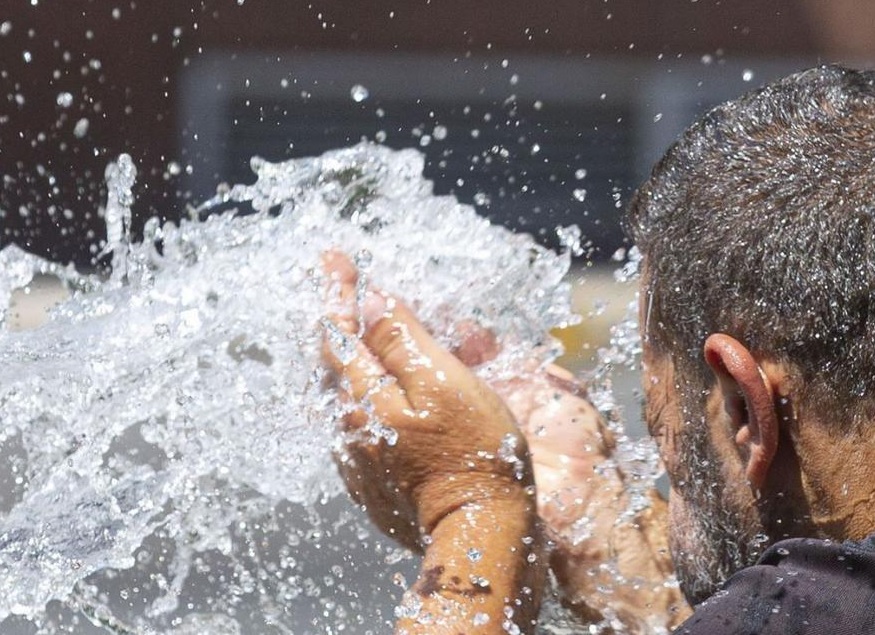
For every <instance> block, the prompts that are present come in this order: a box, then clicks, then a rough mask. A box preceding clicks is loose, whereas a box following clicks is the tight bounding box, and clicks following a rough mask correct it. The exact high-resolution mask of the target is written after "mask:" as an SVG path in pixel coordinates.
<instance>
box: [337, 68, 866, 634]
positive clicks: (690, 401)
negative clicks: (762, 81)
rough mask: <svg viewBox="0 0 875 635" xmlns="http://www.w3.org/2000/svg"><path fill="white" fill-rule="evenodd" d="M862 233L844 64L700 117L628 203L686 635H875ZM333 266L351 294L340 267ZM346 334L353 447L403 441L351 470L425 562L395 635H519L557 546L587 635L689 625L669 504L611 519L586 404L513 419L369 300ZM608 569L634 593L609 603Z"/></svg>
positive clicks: (346, 319) (857, 109) (519, 398)
mask: <svg viewBox="0 0 875 635" xmlns="http://www.w3.org/2000/svg"><path fill="white" fill-rule="evenodd" d="M873 215H875V74H873V73H866V72H857V71H851V70H847V69H842V68H838V67H823V68H817V69H813V70H810V71H807V72H803V73H800V74H797V75H794V76H791V77H788V78H787V79H784V80H782V81H779V82H776V83H774V84H772V85H770V86H767V87H765V88H763V89H760V90H758V91H756V92H754V93H751V94H749V95H746V96H744V97H742V98H740V99H739V100H737V101H735V102H731V103H728V104H725V105H723V106H720V107H718V108H716V109H715V110H713V111H711V112H710V113H708V114H707V115H706V116H705V117H704V118H703V119H702V120H701V121H700V122H698V123H697V124H695V125H694V126H692V127H691V128H690V129H689V130H688V131H687V132H686V133H685V135H684V136H683V137H682V138H681V140H680V141H679V142H678V143H677V144H676V145H675V146H674V147H672V148H671V149H670V150H669V151H668V153H667V154H666V155H665V157H664V158H663V159H662V160H661V161H660V163H659V164H657V166H656V167H655V168H654V171H653V173H652V175H651V177H650V179H649V180H648V181H647V182H646V183H645V184H644V185H643V186H642V187H641V189H640V190H639V191H638V192H637V194H636V196H635V197H634V199H633V201H632V204H631V209H630V223H629V225H630V229H631V234H632V237H633V239H634V240H635V242H636V243H637V244H638V246H639V248H640V249H641V251H642V253H643V254H644V268H643V272H642V277H641V293H640V298H641V313H640V322H641V328H642V336H643V344H644V355H643V363H644V368H643V381H644V387H645V397H646V413H645V416H646V419H647V423H648V426H649V429H650V432H651V434H652V435H653V436H654V437H655V438H656V440H657V444H658V446H659V449H660V453H661V456H662V458H663V461H664V463H665V466H666V471H667V472H668V475H669V478H670V481H671V492H670V497H669V509H668V524H669V534H670V543H671V555H672V558H673V561H674V566H675V568H676V570H677V573H678V576H679V578H680V583H681V588H682V590H683V593H684V595H685V596H686V598H687V599H688V600H689V602H690V603H691V604H693V605H697V606H696V610H695V612H694V613H693V615H692V616H691V617H689V619H687V620H686V621H685V622H684V623H683V624H682V625H680V626H679V627H678V629H677V631H676V632H680V633H689V634H691V635H695V634H699V633H708V634H709V635H718V634H724V633H738V634H741V633H807V634H810V633H875V541H872V540H867V537H868V536H869V535H870V534H872V533H873V532H875V441H873V440H872V439H873V438H875V435H873V426H875V218H873ZM327 269H328V271H329V272H331V275H332V277H333V279H334V280H336V281H337V283H338V286H339V287H340V288H341V295H342V296H343V297H346V298H349V297H350V296H351V295H352V294H354V286H353V285H354V279H355V272H354V271H353V270H352V269H351V267H350V266H349V265H348V262H347V261H344V260H343V259H342V258H341V257H339V256H337V255H336V254H335V255H330V256H329V257H328V263H327ZM334 319H335V322H336V324H338V325H339V326H340V327H341V328H342V329H346V330H347V331H349V332H355V330H356V329H358V328H359V326H360V325H361V326H362V327H363V338H362V343H361V345H360V346H359V349H358V354H357V356H355V357H354V358H353V359H351V360H347V363H342V362H341V361H340V360H339V359H338V358H337V357H335V356H334V355H332V354H331V352H330V351H329V352H328V353H327V355H326V356H327V358H328V359H329V361H330V363H331V364H332V366H333V368H334V369H335V371H336V372H337V373H338V374H339V375H340V377H341V379H342V382H343V385H344V387H345V388H346V389H347V390H348V391H349V393H350V395H351V397H352V399H353V403H357V404H362V407H361V408H359V409H358V410H353V411H352V412H351V414H350V416H349V417H348V419H347V422H348V424H349V426H350V428H351V429H356V428H357V427H360V426H362V425H364V423H365V422H366V421H367V419H368V417H369V416H375V417H377V418H378V419H379V420H380V421H381V422H382V423H384V424H385V425H390V426H392V427H394V428H395V429H396V430H397V431H398V442H397V444H395V445H394V446H387V445H379V444H378V445H373V444H368V443H352V444H350V445H349V447H348V450H347V453H346V454H345V455H343V456H340V457H339V464H340V465H341V468H342V470H343V471H344V473H345V476H346V478H347V482H348V484H349V486H350V489H351V491H352V492H353V494H354V496H356V497H357V499H358V500H359V501H360V502H361V503H362V504H363V505H365V506H366V507H367V509H368V511H369V513H370V514H371V516H372V517H373V518H374V519H375V521H376V522H377V523H378V524H379V525H380V527H381V528H382V529H383V530H384V531H386V532H388V533H390V534H392V535H395V536H396V537H398V538H399V539H400V540H401V541H402V542H404V543H405V544H408V545H410V546H417V545H419V546H421V547H422V548H424V561H423V569H422V574H421V576H420V578H419V580H418V581H417V583H416V584H415V585H414V586H413V587H412V588H411V590H410V591H409V592H408V593H407V594H406V596H405V599H404V601H403V602H402V606H401V608H400V609H399V615H400V617H401V619H400V620H399V622H398V626H397V630H398V632H401V633H452V634H458V633H503V632H530V631H531V630H532V628H533V623H534V622H533V620H534V616H535V613H536V609H537V606H538V600H539V594H540V593H541V591H542V587H543V575H544V565H545V560H546V559H547V555H546V553H545V551H544V549H543V546H542V545H543V544H544V543H545V542H548V541H552V542H555V543H557V547H556V549H555V550H554V552H553V558H552V564H553V565H554V570H555V571H556V573H557V577H558V578H559V581H560V583H563V585H564V587H565V593H566V598H567V600H568V602H569V603H570V604H571V605H572V606H574V607H576V608H577V609H578V612H579V614H580V615H581V616H583V617H584V618H589V619H595V620H598V619H602V618H608V621H609V623H610V624H609V625H611V626H617V627H619V628H626V629H628V630H631V631H633V632H636V631H637V632H645V631H646V630H647V629H650V628H654V626H659V625H662V626H664V625H671V621H672V619H673V617H675V616H680V615H684V610H683V608H678V604H679V602H678V598H677V597H676V596H675V595H673V593H675V592H674V590H673V589H671V588H670V586H669V587H667V586H666V585H665V584H664V582H665V580H666V578H667V574H668V571H667V566H666V562H665V556H664V551H663V549H662V547H661V544H660V539H661V535H662V534H661V530H662V527H663V525H662V522H663V519H664V508H663V507H662V506H661V505H660V503H658V502H656V501H654V504H653V505H652V506H651V507H650V508H649V509H647V510H643V511H641V512H639V514H638V516H637V517H635V518H632V519H631V520H628V519H623V518H620V519H619V522H615V521H616V519H617V515H618V514H620V513H621V512H622V511H623V510H625V509H626V508H627V505H626V501H624V493H623V489H622V485H623V475H622V474H620V473H619V472H617V471H616V470H611V469H599V470H597V471H594V470H593V467H594V466H596V465H597V464H599V463H600V462H602V460H603V458H604V457H605V456H608V455H609V454H610V440H609V438H608V437H607V436H606V435H604V434H602V433H600V430H599V427H598V426H599V424H598V421H597V417H596V416H595V415H594V413H593V412H592V409H591V408H589V407H588V406H587V404H586V402H585V401H584V400H582V399H580V398H579V397H576V396H575V395H574V394H572V392H569V391H567V390H564V389H563V387H562V386H561V385H560V384H559V382H558V381H557V380H556V379H555V378H553V379H551V376H550V374H549V373H541V374H540V375H538V376H536V377H535V378H534V379H531V380H527V381H526V382H525V385H522V383H521V382H517V385H509V386H504V387H499V390H500V391H501V392H502V397H503V398H504V399H503V400H502V399H500V398H499V397H498V395H497V394H496V393H495V392H493V391H492V390H490V389H489V388H487V387H486V386H484V385H483V384H482V383H480V382H479V381H478V380H477V379H476V377H475V376H474V375H473V374H472V373H471V372H470V371H469V370H468V368H467V367H466V366H465V365H464V364H463V363H462V361H461V360H460V358H459V357H456V356H454V355H452V354H450V353H449V352H447V351H445V350H442V349H441V348H440V347H439V346H437V345H436V344H435V342H434V341H433V340H432V339H431V338H430V337H429V335H428V334H427V333H426V332H425V330H424V329H423V328H422V326H421V325H420V324H419V323H418V322H417V321H416V319H415V317H414V316H413V315H412V314H411V313H410V311H409V310H408V309H407V308H406V307H404V306H403V304H401V303H400V302H399V301H397V300H395V299H393V298H390V297H388V296H385V295H383V294H381V293H380V292H379V291H377V290H371V291H370V293H369V295H368V298H367V300H366V301H365V303H364V306H363V308H362V309H361V311H360V314H359V313H356V311H355V310H353V309H349V310H347V311H344V312H341V314H339V315H337V316H335V318H334ZM463 348H467V349H469V350H463V351H461V352H460V357H461V358H463V359H464V358H469V357H472V354H471V351H472V350H473V351H475V354H474V355H473V357H474V358H476V357H477V354H476V352H477V351H480V352H482V350H483V349H484V348H487V347H484V346H482V343H481V344H478V343H477V342H475V343H473V344H470V345H466V346H465V347H463ZM475 361H476V360H475ZM365 409H367V410H368V412H367V413H366V412H365ZM511 410H513V411H514V412H513V413H512V412H511ZM515 415H516V420H515ZM517 423H518V424H519V429H520V430H522V431H523V433H525V434H526V436H527V437H528V446H527V443H526V439H525V438H524V437H523V436H521V435H520V433H519V431H518V428H517V425H516V424H517ZM533 426H534V427H535V428H537V429H540V428H541V427H545V429H546V434H542V435H541V436H539V433H538V432H533ZM545 437H546V440H545ZM529 448H531V453H530V452H529ZM534 483H537V485H538V494H537V499H536V498H535V493H534V488H533V484H534ZM536 511H537V513H536ZM538 514H540V517H541V520H539V518H538ZM572 518H577V519H578V520H577V521H575V522H574V523H572V522H570V519H572ZM581 518H582V519H583V520H585V521H586V522H587V523H588V525H587V528H588V532H584V534H583V535H578V536H576V537H573V536H571V534H569V532H568V529H569V527H577V528H579V525H580V522H579V519H581ZM569 538H571V539H569ZM577 538H579V539H577ZM845 541H847V542H845ZM557 554H559V555H558V557H557ZM605 563H607V567H605V566H604V565H605ZM606 570H608V571H609V572H610V573H611V575H613V576H614V577H616V576H617V575H619V576H620V577H621V578H625V579H630V580H631V582H632V583H631V584H630V585H629V587H628V588H626V587H623V586H622V585H618V586H615V587H614V591H615V593H612V594H610V595H605V594H600V593H599V591H600V590H601V589H602V585H601V583H600V582H599V580H600V576H602V575H603V574H604V573H605V571H606ZM581 571H583V572H585V573H584V574H582V575H581V574H580V573H579V572H581ZM636 571H638V573H640V575H636ZM615 600H616V601H615ZM673 607H674V608H673ZM673 610H674V613H672V611H673Z"/></svg>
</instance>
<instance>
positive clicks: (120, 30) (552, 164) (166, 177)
mask: <svg viewBox="0 0 875 635" xmlns="http://www.w3.org/2000/svg"><path fill="white" fill-rule="evenodd" d="M872 60H875V4H873V3H871V2H869V1H868V0H804V1H803V0H796V1H793V0H769V1H767V2H763V1H762V0H732V1H731V2H729V1H726V0H660V1H659V2H656V1H654V0H553V1H552V2H540V3H536V2H530V1H527V0H500V1H499V0H480V1H479V2H476V3H475V2H468V1H465V0H408V1H406V2H403V3H402V2H394V1H390V0H372V1H370V2H363V1H361V0H359V1H353V0H203V1H200V2H197V1H188V0H119V1H115V0H2V3H0V100H2V101H0V103H2V105H0V177H2V185H0V247H2V246H5V245H7V244H10V243H15V244H17V245H19V246H21V247H22V248H24V249H27V250H29V251H31V252H33V253H36V254H38V255H41V256H46V257H48V258H50V259H53V260H56V261H59V262H63V263H67V262H70V263H73V264H75V265H76V266H77V267H78V268H80V269H83V270H93V269H99V268H100V267H102V266H105V265H106V263H105V262H100V261H99V260H98V259H97V257H96V254H97V253H98V252H99V251H100V249H101V245H102V241H103V240H104V239H105V236H104V231H105V230H104V222H103V219H102V217H101V215H102V209H101V205H102V204H103V203H104V201H105V199H106V192H105V185H104V169H105V167H106V165H107V163H108V162H109V161H110V160H113V159H114V158H115V157H116V156H117V155H118V154H120V153H122V152H126V153H129V154H130V155H131V156H132V157H133V159H134V162H135V163H136V165H137V167H138V170H139V176H138V182H137V187H136V190H135V195H136V202H135V204H134V214H135V217H134V220H133V224H134V233H135V235H136V234H137V233H138V232H139V231H140V229H141V228H142V226H143V223H144V222H145V221H146V219H148V218H150V217H152V216H158V217H160V218H161V219H170V220H173V219H178V218H180V217H184V216H186V215H188V214H189V213H191V210H192V209H193V207H194V206H196V205H197V204H198V203H199V202H202V201H203V200H205V199H206V198H208V197H209V196H210V195H212V194H213V193H215V191H216V188H217V187H221V186H222V184H224V183H241V182H251V181H253V180H254V178H253V177H252V175H251V171H250V169H249V160H250V158H251V157H252V156H256V155H257V156H261V157H264V158H266V159H268V160H271V161H281V160H284V159H289V158H294V157H302V156H311V155H315V154H320V153H322V152H324V151H326V150H328V149H331V148H337V147H342V146H347V145H351V144H354V143H357V142H359V141H360V140H362V139H367V140H371V141H374V142H377V143H383V144H386V145H388V146H391V147H393V148H407V147H416V148H419V149H420V150H421V151H422V152H423V153H424V154H425V156H426V158H427V163H426V174H427V176H428V177H429V178H430V179H432V180H433V181H434V184H435V191H436V192H437V193H439V194H446V193H450V194H454V195H455V196H457V197H458V198H459V199H460V200H462V201H463V202H466V203H470V204H473V205H475V206H476V207H477V208H478V210H479V211H480V212H481V213H482V214H484V215H485V216H487V217H489V218H490V219H492V220H493V221H495V222H498V223H502V224H505V225H507V226H509V227H511V228H514V229H516V230H519V231H525V232H529V233H532V234H533V235H535V236H536V237H538V239H539V240H541V241H542V242H543V243H544V244H548V245H551V246H555V245H557V244H558V242H559V240H558V237H557V232H556V228H557V226H562V225H568V224H571V223H575V224H577V225H578V226H579V227H580V228H581V230H582V232H583V236H584V249H583V253H582V254H581V255H580V256H579V257H578V258H577V259H576V262H575V268H574V270H573V271H572V274H571V279H572V281H573V282H575V292H574V293H575V304H576V306H577V308H578V310H579V312H580V313H581V314H582V315H583V316H584V317H585V318H586V319H584V321H583V323H582V324H581V325H580V326H578V327H575V328H572V329H568V330H566V331H564V332H560V333H557V335H558V336H559V337H560V338H561V339H563V340H564V342H565V343H566V346H567V349H568V350H569V353H570V354H569V355H568V356H567V357H566V358H565V359H564V363H566V365H569V366H571V367H574V368H577V369H583V368H587V367H589V366H590V365H591V364H592V361H593V356H594V353H595V351H596V350H597V349H598V348H599V347H602V346H605V345H606V343H607V338H608V329H609V327H610V325H611V324H614V323H616V322H617V320H619V319H620V316H621V315H622V314H623V313H624V311H625V310H626V308H627V307H628V305H629V303H630V302H631V301H632V300H633V297H634V285H632V284H629V283H625V284H624V283H618V282H616V281H615V279H614V276H613V271H614V269H616V268H617V266H618V262H617V260H616V258H613V259H612V257H614V256H615V255H617V254H618V250H621V249H628V248H629V247H630V245H629V244H628V243H627V241H626V240H625V238H624V237H623V232H622V228H621V218H622V210H623V208H624V206H625V204H626V203H627V201H628V198H629V195H630V193H631V192H632V191H633V190H634V188H635V187H636V185H637V184H638V183H640V182H641V181H642V180H643V179H644V178H646V176H647V174H648V171H649V169H650V166H651V165H652V164H653V162H654V161H655V160H657V159H658V158H659V156H660V155H661V154H662V153H663V152H664V151H665V149H666V148H667V147H668V146H669V145H670V144H671V143H672V141H673V140H674V139H675V138H676V136H677V135H678V134H679V133H680V132H681V131H682V130H683V129H684V128H685V127H686V126H687V125H689V124H690V123H691V122H692V121H693V120H694V119H695V118H696V117H697V116H698V115H699V114H701V113H702V112H703V111H704V110H706V109H707V108H709V107H710V106H713V105H715V104H717V103H720V102H722V101H725V100H727V99H730V98H733V97H735V96H737V95H739V94H740V93H742V92H744V91H746V90H750V89H753V88H755V87H756V86H758V85H760V84H762V83H764V82H766V81H769V80H771V79H774V78H777V77H780V76H782V75H786V74H788V73H790V72H793V71H796V70H800V69H803V68H806V67H809V66H812V65H814V64H818V63H830V62H843V63H847V64H850V65H855V66H868V65H870V63H871V61H872ZM619 253H620V256H618V257H620V258H621V257H622V256H621V254H622V252H619ZM61 294H62V291H61V290H60V288H59V287H58V286H57V285H52V284H51V283H49V282H46V283H45V284H43V285H34V286H33V287H32V288H30V289H27V290H22V291H20V292H19V293H18V294H16V295H15V296H14V298H13V312H12V313H13V315H12V316H11V318H12V319H11V320H10V326H12V327H14V328H18V327H24V326H33V325H35V324H37V323H38V322H39V320H40V319H41V317H40V311H41V307H42V306H45V305H49V304H51V303H52V302H54V301H56V300H57V298H58V297H60V295H61ZM617 381H618V382H620V383H621V384H622V387H621V388H620V389H619V390H618V391H617V392H618V393H621V394H623V395H627V397H626V399H625V401H624V404H625V406H626V408H627V410H628V412H629V413H630V415H629V417H628V419H629V420H630V421H634V420H635V418H636V416H637V405H636V397H635V390H634V386H635V385H636V384H637V379H636V377H635V375H634V373H625V374H621V375H619V376H618V377H617ZM0 416H2V413H0ZM331 505H335V503H331V504H330V505H329V507H330V506H331ZM323 513H325V514H326V518H330V517H333V516H332V514H334V515H343V514H344V513H346V512H345V511H343V510H342V509H340V508H333V509H328V510H327V511H324V512H323ZM375 544H377V546H376V547H375V548H374V549H375V554H376V555H375V554H371V555H372V556H373V557H372V559H371V560H367V558H364V557H362V556H355V557H354V558H353V561H354V562H355V563H356V567H355V568H356V569H358V570H359V573H360V574H361V575H362V576H363V578H362V579H373V580H378V581H379V582H375V583H374V585H373V586H372V588H367V589H365V588H364V587H362V586H361V585H358V584H352V583H350V589H351V590H350V591H348V595H349V597H355V598H357V599H356V600H355V602H358V603H359V604H358V606H359V607H362V606H365V607H370V608H369V610H370V611H371V613H369V614H370V615H377V616H380V619H381V620H382V621H381V622H380V624H381V626H379V627H375V628H374V631H373V632H384V631H385V630H386V628H387V627H386V625H387V624H389V623H390V622H391V619H392V618H391V615H392V613H391V607H392V603H393V601H394V600H393V598H394V597H395V595H394V594H395V592H396V591H397V588H396V587H397V586H398V584H397V580H395V579H394V578H392V574H391V573H390V572H389V570H388V569H387V567H386V566H385V565H386V563H391V565H392V566H393V567H394V566H396V565H397V566H398V567H401V568H400V569H396V574H395V575H397V572H398V571H402V570H403V571H404V572H406V575H408V576H409V575H411V574H412V573H411V572H412V570H413V569H414V568H415V566H414V563H410V562H409V558H408V557H407V556H399V555H397V554H396V552H395V551H393V549H394V548H393V547H392V546H391V545H390V544H389V543H379V542H377V543H375ZM314 549H315V547H314ZM308 558H309V559H308ZM325 558H326V554H325V553H324V552H322V553H318V554H316V555H314V556H312V557H310V556H307V557H304V558H302V562H304V563H307V562H310V563H311V564H310V565H307V566H310V567H311V569H312V570H313V571H316V572H318V571H319V570H320V569H325V568H326V567H328V566H329V564H330V562H334V561H335V560H336V561H338V562H340V561H341V560H342V561H344V562H347V561H349V555H348V554H341V553H340V552H339V551H337V550H334V551H332V553H331V554H329V555H328V559H327V560H326V559H325ZM381 558H383V560H381ZM326 563H329V564H326ZM399 563H400V564H399ZM302 566H303V565H302ZM313 575H314V576H316V575H317V574H316V573H314V574H313ZM123 582H124V576H122V577H121V578H120V579H119V581H117V582H115V583H114V584H117V585H123ZM344 593H347V591H344ZM329 595H330V594H329ZM312 599H313V601H312V602H311V603H310V604H306V605H305V604H296V605H295V606H296V608H295V610H297V611H299V612H300V624H308V625H309V626H307V627H303V626H302V627H301V630H300V632H311V631H312V632H327V631H326V630H324V629H322V628H321V627H320V624H322V622H320V621H319V620H320V619H321V618H320V615H325V610H326V609H325V598H321V599H320V598H318V596H313V598H312ZM372 604H373V606H371V605H372ZM353 606H355V603H353ZM374 607H375V608H374ZM65 610H67V609H57V608H56V611H57V612H58V614H59V615H62V614H63V613H64V611H65ZM58 620H59V621H58V623H59V624H64V623H67V624H69V623H70V622H69V621H67V622H65V621H64V620H63V619H61V618H60V617H59V618H58ZM363 623H364V624H365V626H367V619H366V618H365V619H364V622H363V621H362V619H361V618H360V619H359V621H358V622H356V624H358V626H354V625H353V624H354V622H353V621H350V623H349V624H350V626H349V628H348V629H347V630H348V631H349V632H371V631H370V630H367V629H366V628H365V626H362V624H363ZM7 627H8V628H7ZM16 628H20V630H16ZM4 629H5V630H3V632H10V633H11V632H22V633H25V632H26V633H30V632H34V631H33V630H32V629H30V627H29V626H28V625H26V624H20V625H18V626H17V627H15V628H13V626H10V625H9V624H7V625H6V626H5V627H4ZM307 629H311V630H307ZM70 631H71V632H83V633H84V632H89V633H90V632H107V631H106V630H102V628H100V627H97V626H95V627H94V628H92V627H91V626H88V625H80V626H77V627H76V628H71V629H70ZM47 632H52V631H51V629H49V631H47ZM253 632H254V631H253Z"/></svg>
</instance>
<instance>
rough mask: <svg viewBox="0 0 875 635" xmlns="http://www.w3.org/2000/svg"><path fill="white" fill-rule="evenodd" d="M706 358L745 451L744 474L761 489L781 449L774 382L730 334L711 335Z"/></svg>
mask: <svg viewBox="0 0 875 635" xmlns="http://www.w3.org/2000/svg"><path fill="white" fill-rule="evenodd" d="M704 355H705V362H706V363H707V364H708V366H709V367H710V368H711V370H712V371H713V372H714V375H715V377H716V378H717V381H718V385H719V390H720V392H721V393H722V396H723V400H724V407H725V409H726V412H727V414H728V415H729V417H730V419H731V420H732V425H733V428H734V430H735V432H736V433H735V442H736V444H737V445H738V446H740V447H742V448H744V449H745V450H746V454H747V458H746V460H747V464H746V467H745V475H746V476H747V479H748V480H749V481H750V484H751V485H752V486H753V487H754V488H755V489H757V490H761V489H762V488H763V485H764V484H765V482H766V477H767V475H768V472H769V468H770V467H771V465H772V460H773V459H774V457H775V453H776V451H777V449H778V437H779V434H778V432H779V430H778V425H779V422H778V416H777V412H776V408H775V403H774V395H773V393H772V386H771V383H770V382H769V380H768V378H767V377H766V376H765V374H764V373H763V371H762V369H761V368H760V366H759V364H757V362H756V360H755V359H754V358H753V355H751V353H750V351H749V350H748V349H747V348H746V347H745V346H744V345H743V344H741V343H740V342H739V341H738V340H736V339H734V338H732V337H730V336H728V335H724V334H723V333H715V334H712V335H710V336H709V337H708V339H707V340H706V341H705V348H704Z"/></svg>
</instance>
